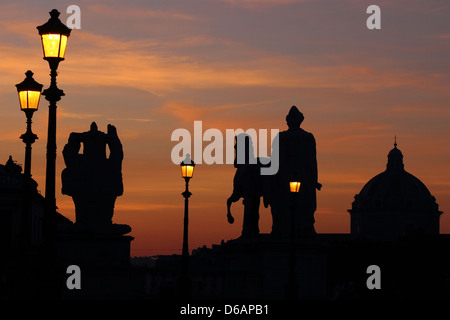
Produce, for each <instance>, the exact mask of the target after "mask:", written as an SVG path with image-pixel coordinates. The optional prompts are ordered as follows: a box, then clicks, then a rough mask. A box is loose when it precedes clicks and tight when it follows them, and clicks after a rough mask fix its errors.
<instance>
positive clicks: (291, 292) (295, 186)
mask: <svg viewBox="0 0 450 320" xmlns="http://www.w3.org/2000/svg"><path fill="white" fill-rule="evenodd" d="M301 184H302V183H301V182H300V181H299V180H298V179H297V178H294V179H292V181H290V182H289V191H290V193H291V195H292V204H291V248H290V254H289V279H288V283H287V284H286V296H287V298H288V299H297V296H298V286H297V283H296V280H295V200H296V196H297V195H298V193H299V191H300V186H301Z"/></svg>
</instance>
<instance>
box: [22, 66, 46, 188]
mask: <svg viewBox="0 0 450 320" xmlns="http://www.w3.org/2000/svg"><path fill="white" fill-rule="evenodd" d="M25 75H26V78H25V80H23V81H22V82H21V83H19V84H16V88H17V92H18V93H19V102H20V109H21V110H22V111H23V112H25V115H26V117H27V132H25V133H24V134H22V135H21V136H20V139H22V140H23V142H24V143H25V169H24V175H25V179H26V180H25V181H26V182H29V180H30V179H31V145H32V144H33V143H34V142H35V141H36V139H38V137H37V135H35V134H34V133H33V132H32V131H31V118H32V117H33V113H34V112H35V111H37V109H38V107H39V98H40V97H41V91H42V84H40V83H37V82H36V81H35V80H34V79H33V72H31V71H30V70H28V71H27V72H26V73H25Z"/></svg>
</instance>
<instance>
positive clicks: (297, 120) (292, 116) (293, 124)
mask: <svg viewBox="0 0 450 320" xmlns="http://www.w3.org/2000/svg"><path fill="white" fill-rule="evenodd" d="M304 119H305V117H304V116H303V113H301V112H300V110H298V108H297V107H296V106H292V107H291V109H290V110H289V113H288V115H287V116H286V123H287V125H288V127H289V128H298V127H300V125H301V124H302V122H303V120H304Z"/></svg>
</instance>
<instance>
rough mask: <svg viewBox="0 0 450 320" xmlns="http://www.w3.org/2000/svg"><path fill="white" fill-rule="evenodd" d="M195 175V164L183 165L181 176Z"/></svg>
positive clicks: (190, 176) (189, 176)
mask: <svg viewBox="0 0 450 320" xmlns="http://www.w3.org/2000/svg"><path fill="white" fill-rule="evenodd" d="M193 175H194V166H193V165H190V164H183V165H181V176H182V177H183V178H192V176H193Z"/></svg>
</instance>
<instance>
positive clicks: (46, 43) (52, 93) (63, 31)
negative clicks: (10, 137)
mask: <svg viewBox="0 0 450 320" xmlns="http://www.w3.org/2000/svg"><path fill="white" fill-rule="evenodd" d="M59 14H60V13H59V11H58V10H56V9H53V10H52V11H51V12H50V19H49V20H48V21H47V22H46V23H44V24H43V25H41V26H38V27H37V29H38V31H39V34H40V36H41V42H42V49H43V53H44V59H45V60H47V61H48V64H49V66H50V79H51V82H50V87H49V88H47V89H45V90H44V92H42V95H43V96H45V99H46V100H47V101H49V102H50V105H49V113H48V134H47V168H46V177H45V199H46V201H47V205H48V209H49V210H50V212H52V213H53V212H56V196H55V176H56V175H55V171H56V102H57V101H59V100H61V97H62V96H64V92H63V91H62V90H60V89H59V88H58V86H57V85H56V76H57V69H58V65H59V63H60V62H61V61H63V60H64V55H65V52H66V46H67V39H68V37H69V35H70V31H71V29H69V28H68V27H67V26H65V25H64V24H63V23H62V22H61V21H60V20H59V18H58V17H59Z"/></svg>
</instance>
